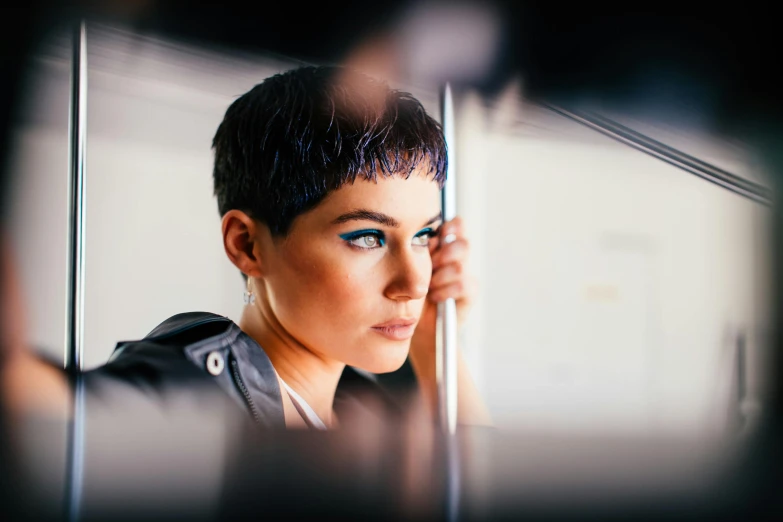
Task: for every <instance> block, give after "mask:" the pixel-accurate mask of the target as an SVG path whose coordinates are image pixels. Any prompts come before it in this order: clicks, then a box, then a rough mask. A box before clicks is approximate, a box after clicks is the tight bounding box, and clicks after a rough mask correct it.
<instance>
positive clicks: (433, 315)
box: [409, 218, 492, 426]
mask: <svg viewBox="0 0 783 522" xmlns="http://www.w3.org/2000/svg"><path fill="white" fill-rule="evenodd" d="M430 252H431V255H432V280H431V281H430V289H429V292H428V294H427V299H426V302H425V304H424V310H423V311H422V314H421V319H419V324H418V326H417V327H416V331H415V332H414V334H413V339H411V351H410V354H409V356H410V362H411V366H412V367H413V372H414V373H415V374H416V379H417V381H418V383H419V389H420V391H421V396H422V398H423V400H424V403H425V404H427V405H428V409H429V411H430V413H431V414H432V416H433V417H436V416H437V414H436V412H437V402H438V387H437V378H436V362H435V359H436V357H435V326H436V321H437V316H438V303H440V302H442V301H445V300H446V299H449V298H452V299H454V300H455V301H456V303H457V322H458V323H459V325H460V326H462V325H463V324H464V323H465V319H466V318H467V316H468V312H469V311H470V307H471V305H472V304H473V300H474V299H475V296H476V289H477V286H478V285H477V283H476V279H475V278H474V277H472V276H470V275H468V274H467V271H466V269H465V268H466V265H467V260H468V255H469V253H470V246H469V244H468V240H467V238H465V234H464V230H463V226H462V221H461V220H460V218H454V219H453V220H451V221H449V222H448V223H445V224H444V225H443V226H442V227H441V230H440V234H438V238H433V241H432V242H431V244H430ZM457 394H458V400H457V403H458V406H457V409H458V413H457V418H458V422H459V423H460V424H472V425H483V426H491V425H492V419H491V418H490V415H489V412H488V411H487V408H486V406H485V405H484V401H482V400H481V396H480V395H479V393H478V390H477V389H476V386H475V384H474V383H473V379H472V378H471V377H470V372H469V371H468V367H467V365H466V364H465V361H464V360H463V358H462V354H461V353H460V354H458V361H457Z"/></svg>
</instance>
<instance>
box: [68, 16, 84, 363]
mask: <svg viewBox="0 0 783 522" xmlns="http://www.w3.org/2000/svg"><path fill="white" fill-rule="evenodd" d="M86 32H87V31H86V27H85V24H84V22H83V21H82V22H80V23H79V26H78V28H77V29H76V30H75V33H74V41H73V61H72V69H71V110H70V142H71V148H70V157H69V163H70V165H69V167H70V183H69V184H68V199H69V208H68V235H69V237H68V290H67V291H68V295H67V300H68V302H67V305H66V323H65V324H66V329H67V331H66V342H65V346H66V352H65V368H66V369H67V370H68V371H69V373H71V374H72V375H75V374H76V373H78V372H80V371H81V369H82V358H83V355H84V261H85V259H84V257H85V256H84V254H85V244H84V225H85V219H84V218H85V205H84V203H85V201H84V188H85V159H86V158H85V155H86V146H87V143H86V137H87V41H86V40H87V39H86V36H87V35H86Z"/></svg>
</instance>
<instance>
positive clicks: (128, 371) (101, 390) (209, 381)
mask: <svg viewBox="0 0 783 522" xmlns="http://www.w3.org/2000/svg"><path fill="white" fill-rule="evenodd" d="M267 366H268V368H267ZM273 374H274V372H273V370H271V363H270V362H269V361H268V358H266V356H265V354H264V352H263V350H261V349H260V347H259V346H258V345H257V344H256V343H255V342H254V341H253V340H252V339H250V338H249V337H248V336H247V335H245V334H244V333H243V332H242V331H241V329H240V328H239V326H237V325H236V324H235V323H234V322H233V321H232V320H230V319H228V318H227V317H223V316H220V315H217V314H212V313H207V312H190V313H184V314H178V315H175V316H172V317H170V318H169V319H167V320H165V321H163V322H162V323H160V324H159V325H158V326H156V327H155V328H154V329H153V330H152V331H151V332H150V333H149V334H147V335H146V336H145V337H144V338H142V339H139V340H136V341H125V342H121V343H118V345H117V347H116V348H115V350H114V352H113V353H112V355H111V357H110V358H109V360H108V362H107V363H106V364H104V365H103V366H101V367H99V368H97V369H95V370H92V371H90V372H87V373H86V374H85V382H86V385H87V387H88V390H90V391H92V392H94V393H96V394H100V395H103V394H107V393H111V391H113V390H114V389H118V388H122V389H132V390H133V391H141V392H143V393H144V394H145V395H147V396H149V397H152V398H153V399H156V400H163V401H167V400H168V399H169V398H170V397H182V396H195V395H194V393H195V392H198V391H201V390H207V391H214V390H222V392H223V395H224V396H228V397H229V398H230V399H232V400H233V402H234V403H235V404H236V405H238V406H239V407H240V408H242V409H243V410H248V409H250V410H251V413H253V416H254V417H255V418H256V420H257V421H258V422H261V423H262V424H265V425H271V426H274V425H277V424H278V420H280V419H282V413H281V409H282V408H281V406H279V402H280V400H279V391H278V389H277V383H276V382H271V381H270V379H269V376H270V375H273ZM267 381H269V382H267ZM110 390H111V391H110ZM278 418H279V419H278Z"/></svg>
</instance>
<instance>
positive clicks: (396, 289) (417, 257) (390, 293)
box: [384, 247, 432, 301]
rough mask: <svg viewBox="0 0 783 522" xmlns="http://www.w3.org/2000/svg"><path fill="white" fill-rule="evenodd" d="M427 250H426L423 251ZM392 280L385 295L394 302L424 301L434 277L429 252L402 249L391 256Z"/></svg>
mask: <svg viewBox="0 0 783 522" xmlns="http://www.w3.org/2000/svg"><path fill="white" fill-rule="evenodd" d="M422 250H425V249H422ZM388 259H389V263H391V265H392V266H391V274H392V276H391V279H390V281H389V283H388V284H387V285H386V290H385V292H384V295H385V296H386V297H388V298H389V299H393V300H394V301H410V300H416V299H422V298H424V297H425V296H426V295H427V291H428V290H429V287H430V278H431V277H432V260H431V258H430V254H429V252H428V251H414V250H413V249H412V248H410V247H408V248H400V249H399V251H398V252H394V254H393V255H391V256H389V258H388Z"/></svg>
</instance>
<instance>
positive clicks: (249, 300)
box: [243, 277, 256, 305]
mask: <svg viewBox="0 0 783 522" xmlns="http://www.w3.org/2000/svg"><path fill="white" fill-rule="evenodd" d="M243 301H245V304H246V305H248V304H255V302H256V296H255V294H253V290H251V289H250V278H249V277H248V278H247V288H246V289H245V294H244V296H243Z"/></svg>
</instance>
